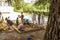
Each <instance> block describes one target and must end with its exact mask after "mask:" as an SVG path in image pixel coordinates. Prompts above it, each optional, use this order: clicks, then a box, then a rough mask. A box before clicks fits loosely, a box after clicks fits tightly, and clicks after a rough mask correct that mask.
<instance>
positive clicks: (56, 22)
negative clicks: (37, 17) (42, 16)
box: [44, 0, 60, 40]
mask: <svg viewBox="0 0 60 40" xmlns="http://www.w3.org/2000/svg"><path fill="white" fill-rule="evenodd" d="M50 1H51V6H50V12H49V17H48V22H47V28H46V33H45V37H44V40H60V0H50Z"/></svg>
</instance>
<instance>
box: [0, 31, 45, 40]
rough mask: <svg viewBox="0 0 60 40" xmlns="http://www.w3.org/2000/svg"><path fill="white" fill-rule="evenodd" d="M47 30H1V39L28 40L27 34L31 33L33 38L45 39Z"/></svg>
mask: <svg viewBox="0 0 60 40" xmlns="http://www.w3.org/2000/svg"><path fill="white" fill-rule="evenodd" d="M44 34H45V30H39V31H35V32H28V33H21V34H20V33H18V32H16V31H12V32H0V40H27V36H28V35H31V38H32V39H31V40H43V38H44Z"/></svg>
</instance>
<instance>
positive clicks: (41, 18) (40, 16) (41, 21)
mask: <svg viewBox="0 0 60 40" xmlns="http://www.w3.org/2000/svg"><path fill="white" fill-rule="evenodd" d="M37 20H38V22H37ZM44 21H45V14H44V12H38V15H37V16H36V14H35V12H34V11H33V12H32V22H33V23H38V24H41V25H42V24H44Z"/></svg>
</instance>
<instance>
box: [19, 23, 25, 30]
mask: <svg viewBox="0 0 60 40" xmlns="http://www.w3.org/2000/svg"><path fill="white" fill-rule="evenodd" d="M18 29H19V30H20V31H24V24H23V23H21V24H19V25H18Z"/></svg>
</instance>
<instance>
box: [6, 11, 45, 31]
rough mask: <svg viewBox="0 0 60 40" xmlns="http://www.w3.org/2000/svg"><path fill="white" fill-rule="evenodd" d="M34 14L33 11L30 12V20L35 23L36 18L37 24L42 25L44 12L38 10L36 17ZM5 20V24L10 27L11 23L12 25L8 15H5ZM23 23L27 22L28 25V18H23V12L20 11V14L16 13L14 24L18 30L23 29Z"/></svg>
mask: <svg viewBox="0 0 60 40" xmlns="http://www.w3.org/2000/svg"><path fill="white" fill-rule="evenodd" d="M36 17H37V16H36V14H35V12H34V11H33V12H32V22H33V24H35V23H36V21H37V20H38V24H39V25H40V24H41V25H42V24H44V17H45V14H44V12H39V13H38V18H36ZM19 18H21V23H19V20H18V19H19ZM5 20H6V22H7V25H8V26H9V27H8V28H10V29H12V25H14V23H13V21H12V20H11V19H10V17H6V18H5ZM25 24H28V25H29V20H28V19H24V15H23V12H21V15H18V17H17V19H16V26H17V28H18V29H19V30H23V28H24V25H25Z"/></svg>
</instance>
